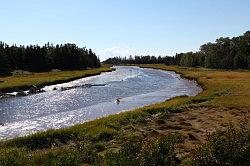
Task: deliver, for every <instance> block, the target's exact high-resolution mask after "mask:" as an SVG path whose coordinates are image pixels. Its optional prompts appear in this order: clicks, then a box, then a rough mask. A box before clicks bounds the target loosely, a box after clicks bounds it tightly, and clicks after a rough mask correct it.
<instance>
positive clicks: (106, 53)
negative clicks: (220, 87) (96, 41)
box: [96, 46, 138, 61]
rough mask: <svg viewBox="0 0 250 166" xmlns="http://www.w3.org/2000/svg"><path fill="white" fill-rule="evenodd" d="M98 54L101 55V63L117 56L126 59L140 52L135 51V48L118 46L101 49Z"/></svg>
mask: <svg viewBox="0 0 250 166" xmlns="http://www.w3.org/2000/svg"><path fill="white" fill-rule="evenodd" d="M96 52H97V54H98V55H99V57H100V59H101V61H103V60H106V59H108V58H110V57H116V56H121V57H125V56H127V57H128V56H129V55H133V56H134V55H136V54H138V52H137V51H136V50H135V49H133V48H129V47H126V46H117V47H111V48H105V49H101V50H99V51H96Z"/></svg>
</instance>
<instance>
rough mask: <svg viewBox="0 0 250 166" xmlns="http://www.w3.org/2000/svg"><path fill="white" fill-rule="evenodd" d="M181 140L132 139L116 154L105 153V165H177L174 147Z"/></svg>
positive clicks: (175, 137) (173, 138)
mask: <svg viewBox="0 0 250 166" xmlns="http://www.w3.org/2000/svg"><path fill="white" fill-rule="evenodd" d="M181 140H182V139H180V137H179V136H167V137H161V138H157V139H155V140H152V141H150V142H143V141H142V140H141V139H140V138H138V137H136V138H132V139H130V140H129V141H127V142H126V143H124V144H123V145H122V146H121V149H120V150H118V152H108V153H106V155H105V161H106V165H109V166H116V165H120V166H123V165H124V166H126V165H131V166H138V165H141V166H154V165H177V163H178V158H177V157H176V154H175V152H174V145H175V144H176V143H179V142H181Z"/></svg>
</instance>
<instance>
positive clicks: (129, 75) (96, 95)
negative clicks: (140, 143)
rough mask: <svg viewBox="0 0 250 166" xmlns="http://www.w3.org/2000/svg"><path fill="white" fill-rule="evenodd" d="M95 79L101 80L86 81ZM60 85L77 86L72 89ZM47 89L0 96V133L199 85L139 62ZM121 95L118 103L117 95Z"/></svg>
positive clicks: (56, 124) (71, 119)
mask: <svg viewBox="0 0 250 166" xmlns="http://www.w3.org/2000/svg"><path fill="white" fill-rule="evenodd" d="M85 84H92V85H100V84H101V86H91V87H85V86H82V87H81V85H85ZM61 87H69V88H70V87H76V88H72V89H69V90H65V91H61V90H53V89H55V88H56V89H61ZM44 90H46V92H44V93H40V94H35V95H30V96H25V97H15V98H4V99H0V123H3V124H4V126H0V139H3V138H13V137H16V136H22V135H27V134H30V133H33V132H37V131H43V130H46V129H49V128H62V127H67V126H71V125H74V124H78V123H83V122H86V121H88V120H92V119H96V118H100V117H103V116H106V115H109V114H115V113H118V112H121V111H125V110H130V109H134V108H137V107H141V106H145V105H149V104H152V103H156V102H161V101H165V100H166V99H169V98H172V97H175V96H180V95H189V96H193V95H196V94H197V93H199V92H200V91H201V88H200V87H199V86H197V84H196V83H195V82H193V81H189V80H186V79H181V78H180V76H179V75H177V74H175V73H174V72H169V71H161V70H154V69H142V68H139V67H116V71H113V72H110V73H104V74H101V75H98V76H92V77H88V78H83V79H78V80H75V81H72V82H69V83H64V84H58V85H52V86H47V87H45V88H44ZM117 98H121V100H120V103H119V104H118V103H116V99H117Z"/></svg>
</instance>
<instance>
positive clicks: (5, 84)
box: [0, 67, 112, 92]
mask: <svg viewBox="0 0 250 166" xmlns="http://www.w3.org/2000/svg"><path fill="white" fill-rule="evenodd" d="M111 70H112V69H110V68H108V67H102V68H94V69H88V70H75V71H58V72H42V73H31V74H24V75H18V76H9V77H0V92H1V91H2V92H3V91H12V90H15V89H27V88H29V87H30V86H32V85H36V86H43V85H50V84H54V83H62V82H65V81H71V80H74V79H78V78H82V77H87V76H91V75H97V74H100V73H101V72H108V71H111Z"/></svg>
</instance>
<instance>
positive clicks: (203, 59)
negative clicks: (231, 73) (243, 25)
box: [179, 31, 250, 69]
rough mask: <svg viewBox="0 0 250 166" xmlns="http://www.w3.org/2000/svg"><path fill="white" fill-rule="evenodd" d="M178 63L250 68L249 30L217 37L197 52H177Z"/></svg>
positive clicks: (218, 67) (212, 66) (211, 66)
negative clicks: (231, 35)
mask: <svg viewBox="0 0 250 166" xmlns="http://www.w3.org/2000/svg"><path fill="white" fill-rule="evenodd" d="M179 55H180V56H182V58H181V61H180V65H181V66H187V67H197V66H201V67H207V68H215V69H250V31H247V32H246V33H244V35H242V36H239V37H233V38H231V39H230V38H229V37H227V38H222V37H221V38H219V39H217V40H216V41H215V43H207V44H204V45H202V46H201V47H200V51H198V52H195V53H193V52H188V53H182V54H179Z"/></svg>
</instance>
